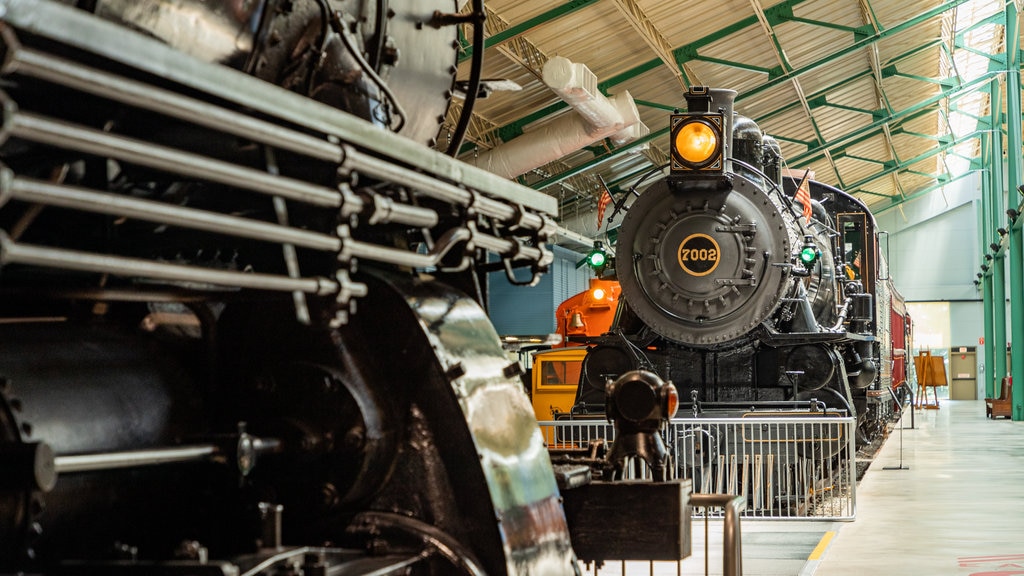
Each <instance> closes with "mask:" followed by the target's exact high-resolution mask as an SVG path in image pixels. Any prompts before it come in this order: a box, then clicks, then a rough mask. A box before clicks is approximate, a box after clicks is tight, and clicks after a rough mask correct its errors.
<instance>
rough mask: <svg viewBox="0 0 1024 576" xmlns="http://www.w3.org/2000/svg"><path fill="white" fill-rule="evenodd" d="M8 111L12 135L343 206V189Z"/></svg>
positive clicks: (308, 202)
mask: <svg viewBox="0 0 1024 576" xmlns="http://www.w3.org/2000/svg"><path fill="white" fill-rule="evenodd" d="M7 116H8V117H7V119H6V120H7V122H8V129H9V130H10V132H9V133H10V135H12V136H17V137H20V138H25V139H26V140H31V141H33V142H39V143H42V144H49V145H51V146H55V147H57V148H70V149H72V150H77V151H79V152H84V153H87V154H95V155H100V156H110V157H112V158H117V159H118V160H123V161H125V162H130V163H134V164H140V165H142V166H148V167H150V168H155V169H157V170H163V171H166V172H170V173H173V174H182V175H185V176H191V177H194V178H205V179H208V180H212V181H214V182H220V183H221V184H227V185H229V186H237V187H240V188H248V189H250V190H254V191H256V192H261V193H263V194H269V195H272V196H273V195H276V196H283V197H284V198H287V199H289V200H296V201H299V202H305V203H307V204H313V205H315V206H324V207H328V208H337V207H339V206H341V202H342V200H341V194H340V193H339V192H338V191H337V190H331V189H330V188H325V187H322V186H314V185H312V184H309V183H306V182H303V181H301V180H295V179H293V178H286V177H284V176H271V175H269V174H267V173H266V172H261V171H259V170H253V169H251V168H244V167H242V166H237V165H235V164H231V163H228V162H222V161H220V160H214V159H212V158H208V157H206V156H202V155H199V154H192V153H189V152H182V151H180V150H175V149H173V148H167V147H165V146H159V145H156V144H152V143H149V142H144V141H142V140H136V139H134V138H127V137H124V136H116V135H113V134H109V133H106V132H100V131H99V130H91V129H89V128H83V127H81V126H76V125H74V124H70V123H67V122H58V121H56V120H51V119H49V118H45V117H42V116H37V115H35V114H30V113H26V112H11V111H7Z"/></svg>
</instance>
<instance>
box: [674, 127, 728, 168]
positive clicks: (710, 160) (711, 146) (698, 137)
mask: <svg viewBox="0 0 1024 576" xmlns="http://www.w3.org/2000/svg"><path fill="white" fill-rule="evenodd" d="M670 122H671V124H670V126H671V134H672V142H671V148H672V164H671V172H672V173H673V174H680V173H686V172H702V173H707V172H722V170H723V168H724V162H723V157H724V156H725V146H724V144H725V138H724V135H723V126H724V124H725V119H724V118H723V117H722V115H721V114H673V115H672V116H671V120H670Z"/></svg>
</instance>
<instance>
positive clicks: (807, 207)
mask: <svg viewBox="0 0 1024 576" xmlns="http://www.w3.org/2000/svg"><path fill="white" fill-rule="evenodd" d="M809 176H810V170H808V171H807V172H804V177H803V178H802V179H801V180H800V185H799V186H798V187H797V189H796V195H794V196H793V199H794V200H796V201H797V202H799V203H800V204H802V205H803V207H804V214H803V216H804V219H805V220H806V221H807V223H808V224H810V223H811V188H810V185H809V184H808V183H807V180H808V177H809Z"/></svg>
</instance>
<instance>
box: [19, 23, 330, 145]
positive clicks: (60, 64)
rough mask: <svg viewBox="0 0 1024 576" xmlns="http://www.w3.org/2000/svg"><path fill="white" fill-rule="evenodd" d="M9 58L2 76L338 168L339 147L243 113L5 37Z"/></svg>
mask: <svg viewBox="0 0 1024 576" xmlns="http://www.w3.org/2000/svg"><path fill="white" fill-rule="evenodd" d="M5 40H6V42H5V43H6V45H7V54H6V56H7V58H6V60H5V61H4V63H3V68H2V70H0V73H3V74H10V73H19V74H24V75H27V76H31V77H33V78H39V79H40V80H46V81H48V82H53V83H54V84H60V85H63V86H67V87H70V88H74V89H76V90H81V91H83V92H87V93H90V94H95V95H97V96H102V97H104V98H109V99H111V100H115V101H118V102H123V103H125V104H130V105H132V106H136V107H139V108H143V109H146V110H152V111H154V112H159V113H161V114H166V115H168V116H172V117H174V118H180V119H182V120H186V121H188V122H193V123H195V124H198V125H200V126H206V127H207V128H213V129H215V130H220V131H222V132H226V133H228V134H232V135H235V136H238V137H240V138H245V139H248V140H252V141H254V142H261V143H263V144H269V145H271V146H274V147H275V148H282V149H285V150H291V151H293V152H298V153H300V154H304V155H306V156H310V157H313V158H317V159H319V160H326V161H328V162H333V163H338V162H340V161H341V148H340V147H339V145H338V144H337V143H331V142H327V141H326V140H322V139H320V138H316V137H313V136H309V135H307V134H303V133H301V132H297V131H295V130H289V129H287V128H283V127H281V126H278V125H276V124H271V123H270V122H265V121H262V120H258V119H256V118H253V117H251V116H246V115H244V114H239V113H238V112H234V111H231V110H228V109H226V108H222V107H220V106H215V105H213V104H210V103H207V102H203V101H200V100H196V99H194V98H189V97H186V96H182V95H180V94H176V93H174V92H171V91H169V90H164V89H162V88H157V87H155V86H153V85H151V84H144V83H142V82H137V81H135V80H130V79H128V78H125V77H123V76H118V75H116V74H111V73H109V72H104V71H102V70H96V69H94V68H89V67H86V66H83V65H81V64H80V63H77V62H68V61H66V60H63V59H61V58H57V57H54V56H50V55H48V54H44V53H42V52H37V51H35V50H32V49H30V48H25V47H23V46H21V45H20V43H18V42H17V40H16V39H14V38H13V37H10V38H5Z"/></svg>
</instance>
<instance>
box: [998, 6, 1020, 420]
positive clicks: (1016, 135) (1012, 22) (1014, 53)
mask: <svg viewBox="0 0 1024 576" xmlns="http://www.w3.org/2000/svg"><path fill="white" fill-rule="evenodd" d="M1019 28H1020V24H1019V21H1018V14H1017V3H1016V2H1007V4H1006V32H1005V37H1006V135H1007V137H1006V149H1007V155H1006V160H1007V167H1006V174H1007V176H1006V188H1007V190H1009V191H1010V198H1011V199H1015V198H1016V197H1017V195H1016V194H1015V192H1016V190H1017V187H1018V186H1020V185H1021V183H1022V182H1021V173H1022V172H1024V166H1022V164H1024V159H1022V158H1021V152H1022V145H1021V120H1020V115H1021V107H1020V32H1019ZM1010 204H1016V202H1014V201H1013V200H1011V201H1010ZM997 222H1006V216H1005V213H1003V214H1000V215H999V219H998V220H997ZM1004 227H1008V228H1009V226H1008V225H1007V226H1004ZM1007 240H1009V243H1008V247H1009V254H1007V258H1009V259H1010V343H1011V346H1012V347H1013V350H1012V355H1011V358H1012V362H1011V363H1012V366H1011V367H1010V373H1011V374H1012V375H1013V376H1014V380H1016V381H1017V382H1022V381H1024V260H1022V256H1024V254H1021V234H1020V230H1019V229H1018V230H1015V231H1011V232H1010V233H1009V238H1008V239H1007ZM1012 417H1013V419H1014V420H1024V386H1021V385H1020V384H1018V385H1017V386H1014V390H1013V414H1012Z"/></svg>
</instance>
